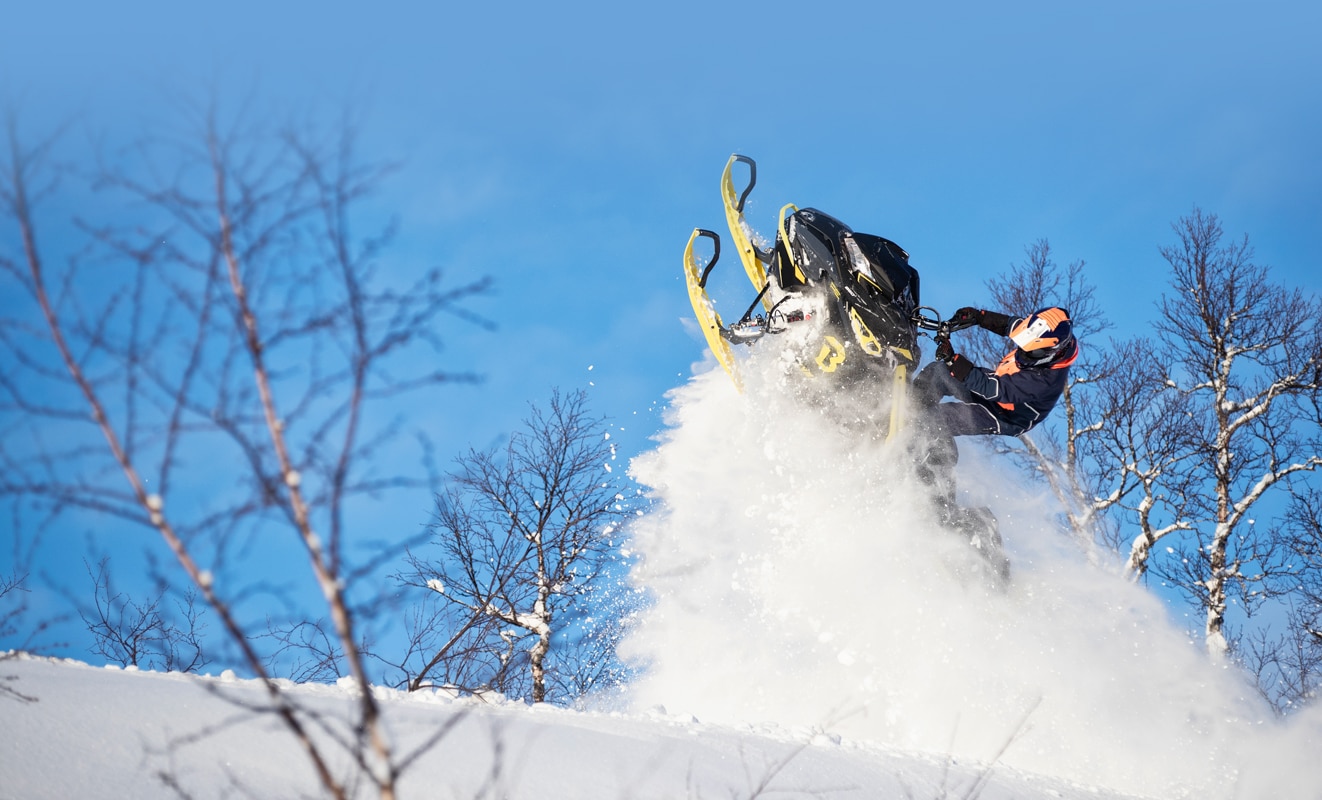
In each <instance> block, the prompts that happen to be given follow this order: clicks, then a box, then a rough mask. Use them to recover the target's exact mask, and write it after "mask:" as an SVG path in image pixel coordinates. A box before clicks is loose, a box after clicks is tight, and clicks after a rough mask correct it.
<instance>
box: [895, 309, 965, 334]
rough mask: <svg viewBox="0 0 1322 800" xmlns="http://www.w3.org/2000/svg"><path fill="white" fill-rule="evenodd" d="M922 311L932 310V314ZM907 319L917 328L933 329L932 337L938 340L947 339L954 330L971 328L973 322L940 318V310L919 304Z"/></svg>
mask: <svg viewBox="0 0 1322 800" xmlns="http://www.w3.org/2000/svg"><path fill="white" fill-rule="evenodd" d="M924 311H930V312H932V316H928V315H927V314H924V313H923V312H924ZM909 321H910V322H912V323H913V324H914V327H915V328H918V329H919V330H924V331H935V333H933V334H932V338H933V339H935V340H937V341H938V342H939V341H941V340H942V339H949V338H950V334H952V333H954V332H955V331H962V330H964V329H965V328H971V327H973V325H974V324H975V323H974V322H973V321H972V320H969V321H967V322H955V321H954V320H953V319H946V320H943V319H941V314H940V312H938V311H937V310H936V309H935V308H932V307H931V306H919V307H918V308H915V309H914V310H913V315H912V316H910V317H909Z"/></svg>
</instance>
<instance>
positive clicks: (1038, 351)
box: [1010, 306, 1076, 367]
mask: <svg viewBox="0 0 1322 800" xmlns="http://www.w3.org/2000/svg"><path fill="white" fill-rule="evenodd" d="M1010 339H1012V340H1013V341H1014V344H1015V348H1016V349H1015V353H1014V355H1015V360H1016V361H1018V362H1019V364H1020V365H1021V366H1026V367H1042V366H1046V365H1047V364H1050V363H1051V362H1053V361H1056V360H1058V359H1061V358H1069V357H1070V356H1071V355H1073V353H1074V352H1075V351H1076V342H1075V340H1074V326H1073V325H1072V324H1071V323H1070V312H1069V311H1067V310H1065V309H1063V308H1057V307H1055V306H1050V307H1047V308H1042V309H1038V310H1037V311H1034V312H1033V313H1032V314H1029V315H1028V316H1027V317H1025V318H1024V319H1021V320H1018V321H1017V322H1016V323H1015V324H1014V326H1013V327H1011V328H1010Z"/></svg>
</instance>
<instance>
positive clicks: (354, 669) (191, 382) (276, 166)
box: [0, 104, 485, 798]
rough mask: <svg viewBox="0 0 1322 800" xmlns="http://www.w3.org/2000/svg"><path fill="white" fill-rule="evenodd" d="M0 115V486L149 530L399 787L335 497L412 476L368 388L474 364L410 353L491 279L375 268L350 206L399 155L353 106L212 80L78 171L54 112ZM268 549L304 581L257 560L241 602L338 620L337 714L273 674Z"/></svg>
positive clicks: (267, 675) (59, 521)
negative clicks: (291, 113)
mask: <svg viewBox="0 0 1322 800" xmlns="http://www.w3.org/2000/svg"><path fill="white" fill-rule="evenodd" d="M4 133H5V140H4V141H5V145H6V147H5V152H4V154H3V157H2V158H3V161H0V219H3V222H4V223H5V229H4V234H5V235H6V237H7V240H6V241H5V242H4V245H5V246H6V247H5V250H4V252H0V278H2V279H3V280H4V286H3V290H2V291H3V293H4V295H5V297H6V298H7V303H6V309H5V312H6V313H5V316H4V318H3V319H0V358H2V359H3V363H2V365H0V413H3V415H4V424H3V426H0V458H3V464H4V467H5V470H4V478H3V483H2V484H0V492H2V493H3V494H4V495H5V496H7V497H10V498H22V499H23V500H24V502H26V503H28V504H30V505H29V506H28V507H29V508H31V509H34V510H35V513H37V514H40V515H42V516H43V518H44V525H45V527H46V529H47V536H48V537H50V536H52V535H58V534H61V533H64V531H65V529H66V528H67V527H68V526H69V522H68V520H69V519H71V518H75V517H76V518H78V519H93V520H96V521H97V524H98V526H100V527H102V528H105V529H107V530H111V531H114V532H117V533H118V534H119V535H121V536H127V535H131V533H132V532H133V531H135V530H136V531H148V532H151V533H152V534H154V535H155V536H156V537H158V541H159V543H160V545H161V546H162V547H163V549H164V552H167V553H168V554H169V555H170V557H172V558H173V560H174V562H175V565H176V568H175V571H174V573H173V575H174V579H175V580H176V581H179V582H180V583H181V586H180V587H179V588H180V590H181V591H194V592H196V594H197V596H198V597H200V598H201V600H202V601H203V602H204V603H205V605H206V606H207V608H208V609H209V610H210V614H211V615H213V616H212V618H213V619H214V620H215V625H216V627H217V628H219V630H220V632H221V634H222V636H223V638H222V640H221V641H223V642H225V643H226V644H227V646H228V648H229V656H228V658H229V661H230V663H233V664H234V665H235V666H237V667H240V668H242V669H245V670H246V671H248V672H250V673H251V674H252V675H253V676H254V677H256V678H258V679H260V680H262V681H263V685H264V686H265V687H266V690H267V696H268V699H269V702H270V711H271V713H272V714H274V715H275V717H276V718H278V719H279V720H280V722H281V724H283V725H284V726H285V727H286V729H287V730H288V731H289V732H290V733H291V734H292V735H293V736H294V737H296V739H297V740H298V742H299V743H300V745H301V747H302V749H303V752H304V754H305V755H306V756H307V758H308V759H309V762H310V764H311V765H312V767H313V769H314V770H315V772H316V774H317V776H318V777H319V779H320V780H321V783H322V786H323V788H324V789H325V790H326V791H327V793H328V794H329V795H331V796H334V797H347V796H350V795H356V794H357V793H358V791H359V790H360V789H361V788H363V787H365V786H370V787H372V788H373V789H375V790H377V791H378V792H379V795H380V796H381V797H383V798H392V797H394V796H395V787H396V780H397V777H398V771H399V769H400V765H401V764H402V763H405V762H406V760H407V759H401V758H397V757H396V754H395V751H394V748H393V745H392V743H391V741H390V736H389V734H388V732H387V731H386V729H385V726H384V724H383V722H382V720H381V709H380V707H379V705H378V703H377V701H376V699H375V695H374V694H373V692H372V691H371V687H370V685H369V677H368V674H367V671H366V664H365V661H364V653H363V649H362V637H365V636H366V633H365V631H364V630H363V629H362V625H363V623H364V618H363V616H362V615H361V614H360V613H359V610H360V607H356V606H355V604H354V602H353V601H352V599H351V595H350V592H352V591H353V590H354V587H355V578H356V577H359V576H362V575H365V574H371V568H372V564H373V562H372V561H371V560H370V558H369V559H368V560H367V561H366V563H364V562H361V561H357V560H356V559H355V558H354V557H353V556H352V550H351V546H352V544H353V543H354V542H355V540H353V539H351V530H350V524H349V519H350V512H351V511H352V510H353V508H354V507H352V506H351V503H352V502H353V501H354V500H355V499H363V498H366V497H368V496H369V495H376V494H379V493H383V492H389V491H391V490H393V489H397V488H401V487H404V486H407V485H408V484H409V483H410V482H411V481H414V480H415V479H414V478H412V477H410V476H408V475H406V474H400V473H396V472H392V471H390V470H388V469H382V468H381V467H382V462H381V461H380V460H379V459H378V457H377V456H378V454H379V451H380V449H381V448H383V447H385V446H386V443H387V442H389V441H390V440H391V438H392V435H393V432H394V429H395V426H394V425H393V424H392V423H382V422H381V421H380V419H379V418H375V417H373V416H372V415H370V414H369V407H371V406H373V405H374V404H377V403H381V402H384V401H386V400H389V399H390V398H393V397H397V396H399V395H400V394H402V393H405V392H408V391H411V390H416V389H419V388H429V387H436V386H439V385H441V384H445V383H448V382H451V381H454V380H463V379H465V377H464V375H463V374H462V373H453V372H448V371H446V370H442V369H437V368H434V367H431V366H427V367H423V368H421V369H419V368H416V367H414V366H413V365H414V364H417V363H421V364H428V365H429V364H431V363H432V362H433V361H434V359H433V358H429V357H428V356H433V355H434V353H435V349H436V348H437V346H438V344H439V341H438V339H437V336H436V324H437V322H438V321H439V320H440V319H443V318H444V317H445V315H447V314H458V315H460V316H464V315H465V309H464V303H465V301H466V300H467V299H469V298H471V297H472V296H473V295H475V294H476V293H479V292H481V291H482V290H483V289H484V288H485V282H484V281H483V280H481V279H478V280H476V281H473V282H470V283H468V284H460V285H457V286H450V285H448V284H446V283H444V282H443V281H442V279H441V274H440V272H439V270H433V271H431V272H429V273H428V274H425V275H423V276H422V277H421V278H419V279H418V280H417V281H416V282H414V283H413V284H412V285H407V284H406V285H403V286H391V285H390V284H389V282H383V281H381V279H380V275H379V274H378V272H377V267H378V259H379V258H380V254H381V248H382V247H383V245H384V244H385V243H386V242H387V241H388V235H386V236H375V237H365V238H360V237H359V236H357V235H356V234H355V232H354V231H353V230H352V229H351V227H350V222H351V220H353V219H354V218H355V210H356V209H357V208H359V206H360V204H361V202H362V201H363V199H364V198H366V197H367V196H368V195H369V194H370V192H372V191H373V190H374V189H375V187H377V186H378V185H379V183H380V181H382V180H383V178H384V176H385V175H386V174H388V171H389V170H388V168H387V167H386V166H383V165H379V164H371V163H366V162H364V161H362V160H361V159H360V158H359V157H358V156H357V155H356V153H355V149H354V136H353V131H352V128H351V126H347V125H346V126H343V127H339V128H336V129H333V130H332V132H331V134H330V135H328V136H323V135H318V133H317V132H316V131H312V130H306V129H295V128H284V129H281V128H274V129H272V128H267V127H265V126H264V125H262V124H259V123H257V122H252V121H251V120H249V119H247V118H245V117H244V116H243V115H242V114H240V115H236V116H235V117H234V118H233V119H232V120H231V121H229V122H225V121H223V120H222V117H221V115H220V114H219V113H218V111H217V108H216V106H215V105H214V104H213V105H210V106H206V107H202V108H197V109H193V110H192V111H191V112H190V116H188V118H187V120H186V122H185V125H184V126H183V128H182V129H181V130H178V131H169V132H168V133H161V134H160V135H153V136H150V137H146V138H144V139H143V140H141V141H140V142H138V143H137V144H136V145H135V146H134V147H132V148H129V149H127V150H125V151H122V152H116V153H108V154H105V156H106V157H105V158H104V159H103V160H101V161H100V162H98V163H97V164H96V165H95V166H85V167H83V168H82V169H80V170H76V171H68V172H64V171H61V170H59V169H58V168H57V166H56V165H55V164H54V161H53V155H52V154H53V152H54V150H55V147H56V146H57V144H58V139H57V138H56V137H50V138H47V139H42V140H39V141H38V143H37V144H36V145H35V146H27V145H26V144H25V139H24V137H22V136H20V134H19V130H18V124H17V119H16V117H15V116H13V115H10V116H9V117H8V119H7V125H6V128H5V131H4ZM84 176H86V177H89V178H90V181H89V182H88V183H86V184H82V183H81V182H79V184H78V191H79V192H83V194H81V195H79V200H80V201H81V203H83V205H82V206H81V208H82V211H78V212H74V218H73V219H72V220H69V219H57V220H55V221H53V222H52V221H50V220H49V217H46V218H45V219H46V221H47V224H48V225H49V226H50V227H52V228H55V229H56V230H57V231H58V234H57V235H54V236H44V235H43V234H42V231H43V230H44V228H43V225H42V220H43V217H42V214H41V210H42V208H43V203H45V202H47V201H51V199H52V198H53V197H55V193H56V190H57V189H58V188H60V186H61V184H60V180H61V179H62V180H64V181H66V182H75V181H78V179H80V178H82V177H84ZM98 197H99V198H109V199H102V200H101V201H100V202H94V201H93V199H92V198H98ZM387 233H388V231H387ZM71 238H72V239H74V240H75V242H76V243H75V244H74V245H73V246H69V245H68V240H69V239H71ZM51 242H56V243H58V244H59V245H65V246H63V247H61V246H52V245H51ZM51 251H55V252H62V253H63V254H64V257H62V258H49V257H48V253H49V252H51ZM415 472H425V470H415ZM64 535H65V536H66V537H67V535H68V534H67V533H64ZM281 547H283V548H288V549H274V548H281ZM267 548H273V550H271V549H267ZM254 551H256V552H255V553H254ZM269 552H277V553H284V554H288V556H289V557H288V558H287V559H281V561H280V562H279V563H280V566H281V569H280V574H281V575H282V576H289V580H291V581H292V580H293V576H297V577H298V578H301V580H302V581H304V582H305V585H307V586H308V587H309V588H311V589H312V590H313V594H314V596H319V597H320V607H319V608H318V607H317V606H316V605H314V606H312V607H308V606H306V605H303V604H296V605H293V606H288V605H284V606H282V605H281V604H280V598H281V597H282V595H286V594H289V593H292V591H293V590H280V589H278V588H275V587H270V586H267V587H262V591H261V594H262V596H263V597H265V598H267V600H268V604H267V605H265V606H264V607H263V608H262V609H261V610H260V611H259V612H258V614H257V615H256V616H257V617H258V618H262V619H264V618H266V617H267V616H268V615H270V614H276V615H278V614H280V613H282V612H283V613H287V614H289V615H290V617H289V619H290V623H291V624H293V625H299V624H303V623H304V622H306V621H307V620H309V619H312V620H315V621H316V624H318V625H320V626H322V627H323V628H324V629H325V630H328V631H331V632H332V635H333V642H334V653H333V658H334V662H335V669H336V672H337V673H343V674H347V675H349V676H351V677H352V679H353V681H354V683H355V685H356V686H357V687H358V692H357V697H358V703H357V708H356V711H355V714H354V717H353V719H352V720H347V721H345V724H344V725H342V726H340V728H341V730H342V732H343V735H339V734H333V735H331V736H329V737H327V736H324V735H314V734H315V732H316V731H319V730H323V729H322V726H323V725H324V724H326V722H327V720H324V719H318V718H314V717H312V716H309V715H308V714H307V713H306V712H305V711H304V710H302V709H300V708H299V707H297V706H296V705H295V704H294V703H293V702H292V701H290V700H289V699H288V698H287V697H286V696H285V694H284V693H283V692H282V691H281V684H280V683H279V682H278V681H276V680H275V676H276V674H278V673H276V672H275V671H274V670H273V667H272V665H271V663H270V660H269V657H270V655H271V654H270V653H267V652H263V651H262V650H261V642H260V640H259V639H258V638H256V636H255V634H256V633H257V632H258V630H259V628H258V627H257V623H256V622H255V621H254V619H253V618H252V616H249V615H247V614H245V613H244V604H245V603H251V602H253V596H254V594H256V593H257V592H256V590H255V589H254V584H256V585H257V586H258V587H261V584H260V583H259V582H257V581H256V580H255V579H253V578H252V577H251V576H250V574H249V573H256V572H260V571H261V570H263V569H265V568H267V567H268V564H267V563H264V560H263V559H262V558H261V555H262V554H263V553H269ZM374 554H375V555H380V554H379V553H377V552H375V551H374ZM300 563H301V569H300V568H299V567H298V565H299V564H300ZM107 585H108V584H107ZM187 587H191V588H187ZM273 604H274V606H275V607H272V605H273ZM163 608H165V607H164V606H160V607H158V609H155V610H161V609H163ZM149 616H150V615H149ZM160 624H161V625H168V624H169V623H168V622H166V621H164V620H162V621H161V623H160ZM331 741H333V742H335V744H328V742H331ZM337 753H338V755H337ZM345 759H348V760H349V763H352V764H354V765H356V766H357V768H358V769H356V770H352V771H350V772H345V771H344V770H343V769H342V764H343V763H345ZM336 762H339V763H338V764H337V763H336Z"/></svg>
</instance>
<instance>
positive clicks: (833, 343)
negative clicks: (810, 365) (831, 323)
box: [817, 336, 845, 372]
mask: <svg viewBox="0 0 1322 800" xmlns="http://www.w3.org/2000/svg"><path fill="white" fill-rule="evenodd" d="M843 363H845V346H844V345H842V344H840V340H839V339H837V338H835V337H834V336H827V337H826V338H825V339H823V340H822V349H821V350H819V351H818V352H817V367H818V369H820V370H821V371H822V372H835V370H836V368H837V367H839V366H840V365H841V364H843Z"/></svg>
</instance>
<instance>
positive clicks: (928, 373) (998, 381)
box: [913, 306, 1079, 519]
mask: <svg viewBox="0 0 1322 800" xmlns="http://www.w3.org/2000/svg"><path fill="white" fill-rule="evenodd" d="M949 322H950V327H951V328H953V329H955V330H960V329H963V328H968V327H971V326H973V325H978V326H980V327H982V328H985V329H986V330H989V331H991V332H992V333H998V334H1000V335H1002V336H1008V337H1010V340H1011V341H1013V342H1014V345H1015V347H1014V349H1013V350H1011V351H1010V352H1009V353H1008V354H1007V355H1006V356H1005V358H1003V359H1001V363H1000V364H999V365H997V367H996V368H995V369H987V368H985V367H979V366H977V365H975V364H974V363H973V362H971V361H969V360H968V359H967V358H965V357H964V356H962V355H960V354H959V353H956V352H955V348H954V347H952V346H951V344H950V338H949V337H948V336H940V335H939V336H938V337H937V346H936V360H935V361H933V362H932V363H931V364H928V365H927V366H926V367H924V368H923V369H922V370H921V371H920V372H919V373H918V376H917V377H916V378H914V384H913V387H914V396H915V399H916V401H917V402H918V404H919V405H921V406H922V407H923V408H924V410H925V416H926V418H927V424H928V426H929V430H928V439H927V450H926V452H925V453H923V454H922V456H921V457H920V458H919V459H918V463H917V465H916V466H917V469H918V477H919V478H920V479H921V480H922V481H923V482H924V483H927V484H928V485H930V486H931V487H932V489H933V500H934V501H935V502H936V504H937V508H938V511H939V512H940V513H941V514H942V515H944V516H945V517H948V518H952V519H954V518H955V517H956V516H957V515H959V514H961V513H964V512H963V511H961V509H959V508H958V507H957V506H956V504H955V484H954V474H953V470H954V465H955V463H956V462H957V461H958V460H959V450H958V448H956V447H955V438H954V437H956V436H971V435H978V434H991V435H1000V436H1018V435H1019V434H1022V433H1026V432H1027V431H1029V430H1030V429H1031V428H1032V427H1033V426H1035V425H1037V424H1038V423H1039V422H1041V421H1042V420H1044V419H1046V416H1047V414H1049V413H1050V412H1051V409H1052V408H1053V407H1055V405H1056V401H1057V400H1059V399H1060V396H1061V394H1062V393H1063V392H1064V391H1065V384H1066V381H1067V380H1068V377H1069V368H1070V365H1071V364H1073V363H1074V362H1075V360H1076V359H1077V358H1078V357H1079V343H1078V340H1077V339H1075V337H1074V327H1073V324H1072V323H1071V322H1070V315H1069V311H1067V310H1065V309H1063V308H1058V307H1055V306H1051V307H1047V308H1042V309H1038V310H1037V311H1034V312H1033V313H1032V314H1029V315H1028V316H1027V317H1023V318H1021V319H1013V318H1011V317H1009V316H1007V315H1005V314H1000V313H997V312H995V311H983V310H981V309H977V308H971V307H966V308H961V309H959V310H958V311H956V312H955V315H954V316H953V317H951V318H950V320H949ZM944 397H953V398H955V402H951V403H943V402H941V399H942V398H944Z"/></svg>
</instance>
